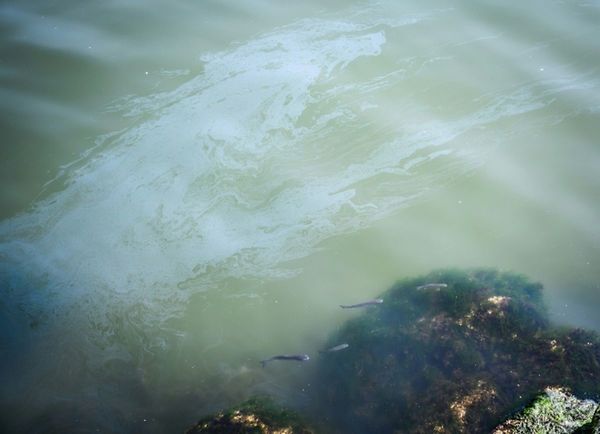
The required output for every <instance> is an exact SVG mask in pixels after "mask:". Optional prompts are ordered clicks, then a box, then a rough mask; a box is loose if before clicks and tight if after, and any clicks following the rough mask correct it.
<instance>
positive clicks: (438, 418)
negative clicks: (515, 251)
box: [312, 269, 600, 434]
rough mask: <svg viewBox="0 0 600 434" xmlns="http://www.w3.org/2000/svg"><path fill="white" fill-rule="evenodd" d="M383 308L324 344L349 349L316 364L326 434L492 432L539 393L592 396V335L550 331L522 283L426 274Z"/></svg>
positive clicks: (595, 373)
mask: <svg viewBox="0 0 600 434" xmlns="http://www.w3.org/2000/svg"><path fill="white" fill-rule="evenodd" d="M429 283H444V284H446V285H447V286H444V285H430V286H427V284H429ZM418 287H420V288H419V289H417V288H418ZM381 298H383V299H384V300H385V302H384V303H383V304H382V305H380V306H376V307H372V308H369V309H367V311H365V312H364V313H363V314H362V315H360V316H358V317H356V318H354V319H352V320H349V321H348V322H347V323H346V324H345V325H344V326H343V327H342V328H341V329H340V330H339V331H338V332H336V333H334V334H333V335H332V336H331V337H330V339H329V343H330V344H332V345H333V344H334V343H337V342H347V343H348V344H349V345H350V348H349V349H348V350H346V351H344V352H343V353H340V354H332V355H331V357H324V358H320V360H319V362H318V366H317V373H316V376H317V378H316V379H313V380H312V384H316V385H318V387H317V388H316V389H315V390H314V395H313V397H312V400H313V402H314V404H315V405H314V408H315V410H314V413H315V414H316V415H318V418H319V419H321V420H325V421H326V423H327V425H328V427H329V428H328V430H327V432H331V433H361V434H368V433H442V432H443V433H446V432H447V433H478V432H482V433H483V432H491V431H492V430H493V429H494V427H495V426H497V425H498V424H500V423H501V422H502V421H503V420H505V419H506V418H507V417H508V416H509V415H510V414H513V413H515V412H516V411H518V410H519V409H521V408H523V407H524V405H526V404H527V403H529V402H531V401H532V400H533V398H534V397H535V396H537V395H539V394H540V393H542V392H543V391H544V390H545V389H546V388H547V387H551V386H560V387H563V388H568V389H570V390H571V391H572V392H573V393H575V394H576V395H577V396H580V397H584V398H587V397H591V398H594V397H597V396H598V394H600V340H599V338H598V335H597V334H595V333H592V332H587V331H584V330H581V329H571V328H567V327H560V328H559V327H554V326H552V325H551V324H550V323H549V320H548V316H547V312H546V309H545V307H544V304H543V300H542V285H540V284H538V283H532V282H530V281H529V280H528V279H526V278H525V277H524V276H521V275H517V274H513V273H507V272H498V271H496V270H492V269H476V270H467V271H458V270H441V271H434V272H432V273H430V274H429V275H427V276H424V277H419V278H415V279H407V280H403V281H400V282H398V283H397V284H396V285H394V286H393V287H392V288H391V289H389V290H388V291H387V292H385V293H384V294H382V295H381ZM549 432H550V431H549Z"/></svg>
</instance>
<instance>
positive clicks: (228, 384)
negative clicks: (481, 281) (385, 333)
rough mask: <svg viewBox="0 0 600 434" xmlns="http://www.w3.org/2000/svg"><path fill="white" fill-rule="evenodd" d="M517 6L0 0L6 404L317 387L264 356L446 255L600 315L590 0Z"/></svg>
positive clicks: (17, 413)
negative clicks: (519, 276)
mask: <svg viewBox="0 0 600 434" xmlns="http://www.w3.org/2000/svg"><path fill="white" fill-rule="evenodd" d="M510 3H511V4H510V5H509V4H507V3H506V2H496V1H487V2H478V3H475V2H473V3H469V2H463V3H457V4H454V5H452V6H451V7H449V5H448V4H447V3H444V2H434V1H428V2H414V3H406V2H404V3H403V4H396V2H391V1H390V2H388V1H380V2H341V1H339V2H328V3H327V5H323V4H321V3H317V2H312V3H311V2H303V3H302V5H301V6H294V7H289V6H287V7H284V6H278V5H274V4H270V3H268V2H262V1H245V2H225V3H223V2H218V3H217V2H203V3H202V4H196V3H194V2H189V1H183V0H182V1H177V2H168V3H167V2H161V1H158V0H155V1H153V2H151V3H150V4H149V3H148V2H137V1H130V2H121V3H117V2H108V3H107V2H94V3H88V4H86V5H85V6H84V5H82V4H79V3H75V2H69V1H66V0H63V1H57V2H53V3H49V4H46V5H44V6H40V5H38V4H34V3H33V2H22V1H21V2H12V3H11V2H7V3H4V4H3V5H1V6H0V23H1V26H0V29H1V30H0V31H1V33H0V35H1V36H0V38H1V41H2V44H1V45H0V53H1V56H0V58H1V63H0V83H1V87H0V95H1V98H0V103H1V105H0V122H1V125H2V131H3V137H4V139H3V143H2V146H1V147H0V149H1V153H2V154H1V155H2V159H1V163H0V164H1V165H2V166H1V167H2V170H1V171H0V173H1V176H2V184H1V185H2V188H1V190H0V192H1V195H2V196H1V198H2V199H1V200H2V208H1V212H2V216H3V217H4V220H3V221H2V222H1V223H0V259H1V262H0V284H1V287H2V292H3V297H2V303H1V304H0V310H1V315H0V325H1V327H2V335H1V339H2V340H1V341H0V345H1V346H2V348H3V352H2V360H1V366H2V371H1V372H2V381H1V382H0V384H1V385H2V386H0V387H1V388H0V390H1V399H2V408H3V409H4V410H3V412H2V415H1V419H0V423H1V424H2V425H3V426H5V427H6V430H15V431H16V430H20V429H23V427H26V426H28V425H29V424H35V426H37V427H47V428H48V429H51V428H53V427H54V428H56V427H61V428H62V429H63V430H68V431H72V432H92V431H95V430H96V429H99V430H100V431H108V432H164V431H169V430H175V431H177V430H179V431H181V430H183V428H184V427H186V426H187V425H189V424H190V423H192V422H193V421H194V420H195V419H197V418H198V417H200V416H201V415H203V414H205V413H207V412H210V411H213V410H215V409H217V408H219V407H220V406H223V405H229V404H232V403H236V402H239V401H240V400H242V399H243V398H245V397H247V396H249V395H251V394H253V393H256V392H268V393H271V394H275V395H276V396H279V397H280V398H281V399H284V400H288V401H291V402H292V403H294V404H296V405H302V403H303V401H304V400H305V396H306V391H307V388H309V387H310V384H308V383H307V381H306V378H308V375H307V374H308V373H309V372H310V370H311V366H310V364H303V365H300V366H298V365H290V364H287V365H286V364H279V365H273V366H272V369H265V370H263V369H261V368H260V365H259V363H258V361H259V360H260V359H262V358H265V357H268V356H270V355H273V354H276V353H295V352H302V353H303V352H308V353H315V352H316V350H317V349H319V348H320V346H321V345H322V343H323V342H324V341H325V339H326V337H327V335H328V333H330V332H331V331H332V330H334V329H335V328H336V327H337V326H338V325H339V324H341V323H342V322H343V320H344V319H345V318H348V317H350V316H352V315H354V314H353V313H351V312H346V311H342V310H341V309H339V307H338V305H339V304H340V303H352V302H357V301H363V300H364V299H367V298H372V297H374V296H376V295H377V294H378V293H380V292H381V291H383V290H384V289H386V288H387V287H389V286H390V285H391V284H392V283H393V282H394V281H395V280H396V279H398V278H401V277H405V276H412V275H416V274H418V273H421V272H426V271H429V270H430V269H432V268H437V267H447V266H461V267H462V266H466V267H471V266H494V267H500V268H505V269H510V270H514V271H518V272H523V273H525V274H527V275H528V276H530V277H531V278H533V279H536V280H539V281H541V282H542V283H543V284H544V285H545V287H546V299H547V303H548V305H549V308H550V312H551V314H552V316H553V317H554V319H555V320H557V321H559V322H563V323H567V324H572V325H577V326H585V327H589V328H593V329H596V330H600V319H599V317H598V315H597V311H598V309H599V307H600V271H599V270H600V267H598V263H599V260H600V230H599V229H598V227H600V226H599V223H600V200H599V199H600V195H599V194H598V192H599V191H600V189H599V188H600V175H599V173H600V148H599V147H598V137H599V133H600V127H599V126H598V125H599V123H598V121H599V120H600V73H599V67H600V65H599V62H598V59H599V58H600V48H599V46H598V43H597V42H596V41H597V40H598V39H599V37H600V30H599V28H598V25H597V23H599V22H600V4H599V3H597V2H582V1H581V2H576V1H573V2H561V1H555V2H542V1H534V2H528V3H527V4H526V5H523V4H521V3H520V2H510ZM269 368H271V366H269ZM2 425H0V426H2Z"/></svg>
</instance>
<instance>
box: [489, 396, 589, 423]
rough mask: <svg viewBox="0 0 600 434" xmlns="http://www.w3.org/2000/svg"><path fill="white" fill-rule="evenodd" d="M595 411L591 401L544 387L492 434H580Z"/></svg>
mask: <svg viewBox="0 0 600 434" xmlns="http://www.w3.org/2000/svg"><path fill="white" fill-rule="evenodd" d="M596 409H598V404H597V403H595V402H594V401H591V400H581V399H578V398H576V397H574V396H573V395H571V394H569V393H567V392H566V391H565V390H562V389H559V388H548V389H546V392H545V393H544V394H542V395H540V396H538V397H537V398H536V399H535V400H534V401H533V402H532V403H531V404H530V405H529V406H527V407H526V408H525V409H524V410H523V411H521V412H520V413H519V414H518V415H517V416H515V417H513V418H511V419H509V420H507V421H506V422H504V423H503V424H502V425H500V426H498V427H497V428H496V429H495V430H494V431H493V434H526V433H540V434H544V433H556V434H563V433H564V434H568V433H575V432H577V433H582V432H584V431H582V430H584V429H585V427H586V426H589V425H590V424H591V423H592V417H593V415H594V412H595V411H596Z"/></svg>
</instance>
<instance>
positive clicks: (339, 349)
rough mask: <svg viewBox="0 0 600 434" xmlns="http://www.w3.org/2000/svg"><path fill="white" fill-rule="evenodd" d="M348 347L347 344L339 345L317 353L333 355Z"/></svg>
mask: <svg viewBox="0 0 600 434" xmlns="http://www.w3.org/2000/svg"><path fill="white" fill-rule="evenodd" d="M349 346H350V345H348V344H340V345H336V346H335V347H331V348H328V349H326V350H321V351H319V353H334V352H336V351H341V350H345V349H346V348H348V347H349Z"/></svg>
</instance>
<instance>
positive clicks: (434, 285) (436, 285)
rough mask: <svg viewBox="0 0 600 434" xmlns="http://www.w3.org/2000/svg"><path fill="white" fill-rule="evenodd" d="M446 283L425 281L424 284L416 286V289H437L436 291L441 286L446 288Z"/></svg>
mask: <svg viewBox="0 0 600 434" xmlns="http://www.w3.org/2000/svg"><path fill="white" fill-rule="evenodd" d="M447 287H448V284H446V283H427V284H425V285H421V286H417V289H418V290H423V289H437V290H438V291H439V290H440V289H442V288H447Z"/></svg>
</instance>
